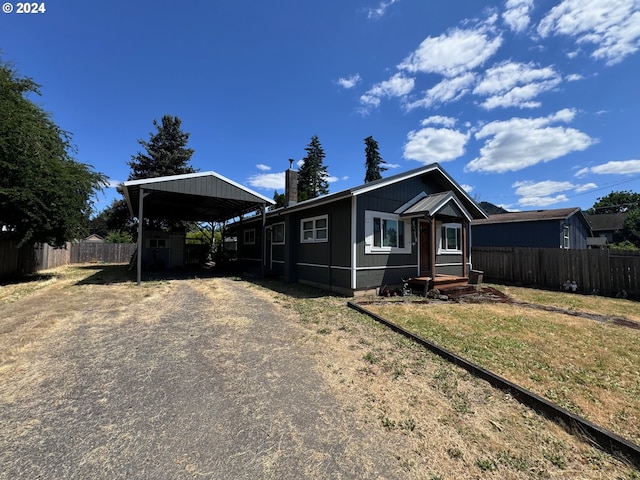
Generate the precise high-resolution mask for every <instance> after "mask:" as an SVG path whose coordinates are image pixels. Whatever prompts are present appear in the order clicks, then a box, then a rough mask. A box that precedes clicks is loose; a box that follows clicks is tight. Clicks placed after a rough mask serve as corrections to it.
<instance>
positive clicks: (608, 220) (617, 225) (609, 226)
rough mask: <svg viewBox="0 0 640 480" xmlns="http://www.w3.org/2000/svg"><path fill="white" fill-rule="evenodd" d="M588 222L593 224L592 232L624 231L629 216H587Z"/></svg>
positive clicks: (608, 214) (618, 214)
mask: <svg viewBox="0 0 640 480" xmlns="http://www.w3.org/2000/svg"><path fill="white" fill-rule="evenodd" d="M586 217H587V220H588V221H589V223H590V224H591V230H593V231H594V232H602V231H615V230H622V227H623V226H624V221H625V219H626V218H627V214H626V213H624V212H618V213H600V214H597V215H586Z"/></svg>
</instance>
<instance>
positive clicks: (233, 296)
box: [0, 278, 399, 479]
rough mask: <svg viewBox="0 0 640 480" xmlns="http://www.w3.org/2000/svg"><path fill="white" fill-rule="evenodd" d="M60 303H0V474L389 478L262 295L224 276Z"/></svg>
mask: <svg viewBox="0 0 640 480" xmlns="http://www.w3.org/2000/svg"><path fill="white" fill-rule="evenodd" d="M55 292H56V291H55V290H54V291H53V292H48V293H42V294H39V293H35V294H33V295H30V296H28V297H26V298H24V299H19V300H17V301H15V302H12V303H9V304H5V305H3V306H1V307H0V318H1V319H2V326H3V328H4V331H2V332H0V333H2V334H5V337H6V338H5V343H6V341H7V339H9V343H11V342H13V343H12V344H11V345H10V346H9V347H7V349H6V350H5V354H7V355H11V356H12V358H11V359H10V361H9V363H8V365H9V366H8V367H6V368H4V369H3V370H0V478H2V479H37V478H47V479H48V478H55V479H58V478H65V479H76V478H77V479H89V478H108V479H114V478H143V479H144V478H149V479H182V478H185V479H186V478H211V479H215V478H234V479H241V478H251V479H256V478H278V479H283V478H296V479H298V478H393V477H397V476H399V472H398V471H395V470H394V469H395V468H397V467H396V466H395V462H394V459H393V456H392V455H391V454H390V452H388V451H385V450H381V449H380V448H379V447H377V446H376V445H375V443H372V442H371V441H369V440H368V436H367V432H365V431H363V430H358V428H357V427H355V426H354V422H352V421H351V420H350V418H349V413H348V412H345V411H343V410H341V407H340V404H339V403H338V401H337V400H336V399H335V398H334V397H333V396H332V394H331V393H330V392H329V389H328V387H327V386H326V385H325V384H323V380H322V378H321V377H320V376H319V375H318V374H317V372H315V370H314V364H313V358H312V354H311V353H309V352H307V350H306V349H305V346H304V342H303V341H301V338H302V334H301V332H300V330H299V329H300V327H299V326H297V325H296V324H295V322H293V321H291V319H290V318H289V315H290V314H289V313H287V311H286V310H285V309H281V308H279V307H278V306H277V305H275V304H274V303H273V302H272V301H270V299H269V298H268V297H267V293H263V292H256V289H251V288H249V287H247V286H244V285H243V283H242V282H234V281H233V280H232V279H222V278H221V279H215V281H213V280H207V281H198V280H188V281H171V282H157V283H154V284H152V285H146V286H141V287H132V286H131V285H130V284H128V285H124V286H123V285H108V284H107V285H91V283H90V282H86V283H83V282H80V283H79V284H76V285H70V286H69V285H68V286H60V287H59V288H58V289H57V293H55ZM22 327H23V328H22ZM21 328H22V330H21ZM34 332H35V333H34ZM12 352H13V353H12ZM5 364H6V362H5Z"/></svg>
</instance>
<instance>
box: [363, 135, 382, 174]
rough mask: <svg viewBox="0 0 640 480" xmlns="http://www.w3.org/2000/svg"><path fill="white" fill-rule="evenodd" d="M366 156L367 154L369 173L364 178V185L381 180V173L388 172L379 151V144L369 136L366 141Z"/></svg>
mask: <svg viewBox="0 0 640 480" xmlns="http://www.w3.org/2000/svg"><path fill="white" fill-rule="evenodd" d="M364 144H365V148H364V154H365V167H366V168H367V172H366V174H365V176H364V183H369V182H373V181H374V180H380V179H381V178H382V175H381V173H382V172H384V171H386V170H387V167H383V166H382V165H381V164H382V163H384V160H382V157H381V156H380V152H379V151H378V142H376V141H375V140H374V138H373V137H372V136H371V135H369V136H368V137H367V138H365V139H364Z"/></svg>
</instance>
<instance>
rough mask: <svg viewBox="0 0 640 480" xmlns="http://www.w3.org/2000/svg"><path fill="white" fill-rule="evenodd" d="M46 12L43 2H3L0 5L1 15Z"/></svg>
mask: <svg viewBox="0 0 640 480" xmlns="http://www.w3.org/2000/svg"><path fill="white" fill-rule="evenodd" d="M46 11H47V7H46V6H45V3H44V2H27V3H23V2H17V3H15V4H14V3H11V2H5V3H3V4H2V12H3V13H16V14H23V13H26V14H42V13H45V12H46Z"/></svg>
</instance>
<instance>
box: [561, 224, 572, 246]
mask: <svg viewBox="0 0 640 480" xmlns="http://www.w3.org/2000/svg"><path fill="white" fill-rule="evenodd" d="M570 235H571V228H569V225H563V227H562V248H563V249H564V250H569V249H570V248H571V236H570Z"/></svg>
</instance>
